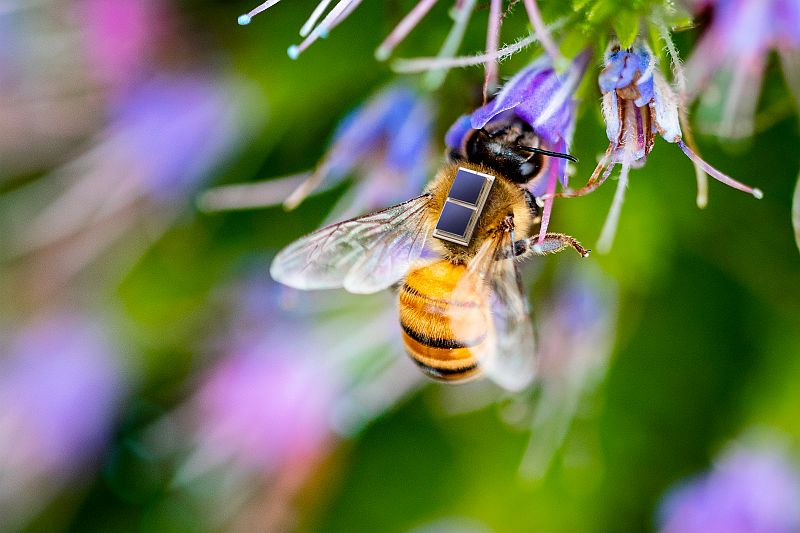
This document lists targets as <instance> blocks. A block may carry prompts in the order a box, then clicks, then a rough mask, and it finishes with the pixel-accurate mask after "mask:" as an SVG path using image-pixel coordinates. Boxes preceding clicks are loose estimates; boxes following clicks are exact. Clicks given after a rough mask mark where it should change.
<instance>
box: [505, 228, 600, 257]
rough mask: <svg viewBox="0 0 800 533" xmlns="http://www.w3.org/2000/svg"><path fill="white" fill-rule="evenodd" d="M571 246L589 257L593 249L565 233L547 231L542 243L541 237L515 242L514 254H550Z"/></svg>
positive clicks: (582, 255) (583, 255)
mask: <svg viewBox="0 0 800 533" xmlns="http://www.w3.org/2000/svg"><path fill="white" fill-rule="evenodd" d="M570 247H572V248H574V249H575V251H576V252H578V253H579V254H580V255H581V257H589V252H590V251H591V250H587V249H586V248H584V247H583V246H582V245H581V243H579V242H578V240H577V239H576V238H574V237H570V236H569V235H564V234H563V233H546V234H545V236H544V240H543V241H542V243H541V244H540V243H539V237H531V238H530V239H520V240H518V241H516V242H515V243H514V255H515V256H517V257H519V256H521V255H528V254H531V255H550V254H555V253H558V252H561V251H563V250H565V249H566V248H570Z"/></svg>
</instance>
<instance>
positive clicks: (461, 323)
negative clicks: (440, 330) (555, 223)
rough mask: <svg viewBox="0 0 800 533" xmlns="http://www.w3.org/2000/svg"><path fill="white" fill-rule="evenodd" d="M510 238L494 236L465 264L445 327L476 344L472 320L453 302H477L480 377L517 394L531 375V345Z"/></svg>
mask: <svg viewBox="0 0 800 533" xmlns="http://www.w3.org/2000/svg"><path fill="white" fill-rule="evenodd" d="M513 250H514V249H513V241H512V233H511V232H510V231H502V232H498V233H497V234H496V235H495V237H494V238H492V239H489V240H487V241H486V242H485V243H484V244H483V246H481V248H480V249H479V250H478V253H477V255H476V256H475V257H474V258H473V259H472V260H471V261H470V263H469V265H468V266H467V270H466V272H465V273H464V275H463V277H462V278H461V279H460V280H459V282H458V284H457V285H456V288H455V290H454V291H453V293H452V296H451V299H452V301H453V302H454V304H455V305H450V306H448V314H449V318H450V325H451V328H452V329H453V333H454V334H455V336H456V338H458V339H475V337H476V331H475V330H476V321H475V318H474V315H472V316H470V315H468V314H467V313H464V312H463V305H461V306H459V305H458V304H457V302H478V303H480V304H481V307H482V314H483V322H484V327H485V328H486V336H485V340H484V342H483V343H482V344H481V345H480V346H479V347H477V348H476V350H475V352H474V355H475V357H476V359H477V360H478V364H479V365H480V367H481V369H482V370H483V372H484V373H485V374H486V375H487V376H488V377H489V378H491V379H492V380H493V381H494V382H495V383H497V384H498V385H500V386H502V387H504V388H506V389H509V390H514V391H518V390H522V389H523V388H525V387H526V386H527V385H528V384H530V382H531V380H532V379H533V376H534V374H535V372H536V342H535V337H534V333H533V324H532V322H531V317H530V311H529V307H528V299H527V297H526V296H525V290H524V288H523V286H522V278H521V277H520V274H519V270H518V269H517V263H516V261H515V259H514V253H513Z"/></svg>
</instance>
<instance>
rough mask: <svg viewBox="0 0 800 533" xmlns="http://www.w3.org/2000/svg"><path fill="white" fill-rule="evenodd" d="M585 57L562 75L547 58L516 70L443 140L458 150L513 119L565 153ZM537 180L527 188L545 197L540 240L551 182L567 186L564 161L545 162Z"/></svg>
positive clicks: (549, 208) (547, 217)
mask: <svg viewBox="0 0 800 533" xmlns="http://www.w3.org/2000/svg"><path fill="white" fill-rule="evenodd" d="M590 57H591V54H590V53H589V51H588V50H587V51H584V52H583V53H581V54H580V55H578V56H577V57H576V58H575V59H574V60H573V61H572V63H571V64H570V66H569V68H568V69H567V70H566V72H564V73H563V74H558V73H556V71H555V69H554V68H553V64H552V61H551V59H550V58H549V57H547V56H543V57H540V58H539V59H537V60H536V61H534V62H533V63H531V64H530V65H528V66H527V67H525V68H524V69H522V70H520V71H519V72H518V73H517V74H516V75H515V76H514V77H513V78H511V79H510V80H509V81H508V83H506V84H505V85H504V86H503V89H502V90H501V91H500V92H499V93H498V94H497V96H496V97H495V98H494V99H493V100H492V101H490V102H489V103H488V104H486V105H484V106H483V107H480V108H478V109H476V110H475V111H473V112H472V114H471V115H469V116H468V117H467V116H462V117H460V118H459V119H458V120H457V121H456V122H455V123H454V124H453V125H452V126H451V127H450V129H449V131H448V132H447V135H446V136H445V142H446V143H447V146H448V147H449V148H451V149H459V148H461V146H462V145H463V143H464V139H465V138H466V136H467V134H468V133H469V131H470V130H472V129H479V128H482V127H484V126H485V125H486V124H488V123H490V122H492V121H497V120H503V119H505V118H507V117H509V116H516V117H519V118H520V119H522V120H524V121H525V122H526V123H528V124H529V125H530V126H531V128H533V132H534V133H535V134H536V135H537V136H538V137H539V138H540V140H541V147H542V148H544V149H546V150H552V151H556V152H567V151H568V149H569V144H570V142H571V141H572V134H573V132H574V130H575V100H574V94H575V91H576V90H577V88H578V86H579V85H580V82H581V79H582V78H583V74H584V72H585V71H586V66H587V64H588V62H589V59H590ZM546 164H547V165H548V166H547V168H546V169H545V170H544V171H543V173H542V175H541V178H539V179H537V180H535V181H534V182H533V183H531V184H529V185H528V188H529V189H530V191H531V192H532V193H533V194H534V196H537V197H539V196H543V195H545V194H547V195H549V199H548V200H546V201H545V205H544V214H543V217H542V224H541V226H540V230H539V235H540V238H543V237H544V234H545V233H547V226H548V223H549V220H550V213H551V211H552V207H553V194H554V193H555V190H556V184H557V183H558V182H560V183H561V186H562V187H566V185H567V180H568V176H567V160H566V159H560V158H559V159H556V158H547V159H546Z"/></svg>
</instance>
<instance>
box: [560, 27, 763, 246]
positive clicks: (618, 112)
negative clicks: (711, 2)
mask: <svg viewBox="0 0 800 533" xmlns="http://www.w3.org/2000/svg"><path fill="white" fill-rule="evenodd" d="M604 65H605V68H604V69H603V71H602V72H601V73H600V76H599V79H598V83H599V85H600V91H601V92H602V93H603V118H604V119H605V122H606V135H607V136H608V140H609V145H608V149H607V150H606V153H605V155H604V156H603V157H602V159H601V160H600V162H599V163H598V165H597V167H596V168H595V170H594V172H593V173H592V176H591V177H590V178H589V181H588V182H587V183H586V185H585V186H584V187H583V188H581V189H579V190H577V191H572V192H567V193H561V194H559V195H558V196H564V197H574V196H582V195H584V194H588V193H590V192H592V191H594V190H595V189H597V188H598V187H599V186H600V185H602V184H603V183H604V182H605V180H606V179H607V178H608V177H609V176H610V175H611V171H612V170H613V168H614V165H616V164H620V165H621V167H622V169H621V171H620V175H619V183H618V185H617V192H616V194H615V195H614V201H613V203H612V205H611V209H610V211H609V214H608V217H607V219H606V222H605V224H604V225H603V229H602V231H601V233H600V239H599V242H598V249H599V250H600V251H608V250H609V249H610V248H611V245H612V243H613V241H614V236H615V234H616V230H617V225H618V222H619V215H620V212H621V209H622V202H623V200H624V198H625V190H626V189H627V187H628V173H629V171H630V169H631V168H637V167H640V166H642V165H644V163H645V160H646V159H647V155H648V154H649V153H650V150H651V149H652V148H653V143H654V140H655V135H656V134H660V135H661V136H662V137H663V138H664V139H665V140H666V141H667V142H670V143H676V144H677V145H678V146H679V147H680V148H681V150H683V152H684V153H685V154H686V155H687V157H689V159H691V160H692V162H694V163H696V164H697V165H698V166H700V167H701V168H702V170H703V171H704V172H706V173H708V174H709V175H710V176H711V177H713V178H715V179H717V180H719V181H721V182H722V183H725V184H726V185H729V186H731V187H733V188H735V189H739V190H741V191H744V192H747V193H750V194H752V195H753V196H755V197H756V198H761V196H762V193H761V191H760V190H759V189H754V188H752V187H749V186H747V185H744V184H742V183H739V182H738V181H736V180H734V179H733V178H731V177H730V176H727V175H725V174H723V173H722V172H720V171H718V170H717V169H715V168H714V167H712V166H711V165H709V164H708V163H706V162H705V161H704V160H703V159H701V158H700V156H698V155H697V154H696V153H695V152H694V151H693V150H692V149H691V148H690V147H689V146H687V145H686V143H684V142H683V138H682V135H683V134H682V132H681V126H680V121H679V105H680V101H679V99H678V96H677V95H676V94H675V92H674V91H673V89H672V87H671V86H670V84H669V83H668V82H667V80H666V79H665V78H664V76H663V74H662V73H661V71H660V70H659V68H658V65H657V60H656V57H655V56H654V55H653V52H652V51H651V50H650V48H649V47H648V46H647V45H646V44H645V43H644V42H643V41H641V40H638V41H636V42H635V43H634V45H633V47H631V48H628V49H625V50H623V49H620V47H619V43H616V42H615V43H612V44H611V45H609V48H608V51H607V52H606V55H605V59H604Z"/></svg>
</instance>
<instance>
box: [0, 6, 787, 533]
mask: <svg viewBox="0 0 800 533" xmlns="http://www.w3.org/2000/svg"><path fill="white" fill-rule="evenodd" d="M412 4H413V3H410V2H400V1H389V2H365V3H364V5H362V6H361V7H359V9H357V10H356V11H355V12H354V13H353V14H352V15H351V16H350V18H348V20H346V21H345V22H344V23H342V24H341V25H340V26H339V27H337V28H336V30H335V32H333V33H332V34H331V36H330V37H329V38H328V39H326V40H324V41H321V42H319V43H316V44H315V45H314V46H312V47H311V48H310V49H309V50H307V51H306V52H305V53H304V54H303V55H302V56H301V57H300V58H299V59H297V60H295V61H293V60H291V59H289V58H288V57H287V54H286V49H287V47H288V46H289V45H290V44H292V43H296V42H297V41H298V36H297V33H296V32H297V28H299V27H300V26H301V25H302V24H303V22H304V21H305V19H306V17H307V16H308V14H309V12H310V11H311V10H312V9H313V6H314V3H313V2H312V3H309V2H300V1H294V2H285V3H281V4H279V5H278V6H276V7H275V8H274V9H273V10H272V11H270V12H269V13H267V14H264V15H261V16H259V17H258V18H255V19H254V20H253V22H252V24H251V25H250V26H248V27H246V28H243V27H240V26H237V24H236V18H237V16H238V15H239V14H241V13H243V12H245V11H247V10H249V9H250V8H252V7H253V5H250V4H248V3H247V2H242V1H212V0H181V1H177V0H175V1H172V0H71V1H67V0H35V1H34V0H19V1H15V0H4V1H2V2H0V42H1V43H2V46H0V243H2V246H0V290H2V295H3V296H2V298H0V528H2V529H3V530H8V531H16V530H29V531H58V530H72V531H218V530H238V531H294V530H297V531H385V532H392V531H398V532H399V531H411V530H414V531H425V532H428V531H476V532H477V531H480V532H483V531H496V532H504V531H642V530H651V529H654V528H657V527H659V525H660V524H663V520H664V519H663V518H660V517H661V516H662V515H663V514H664V513H667V512H668V510H667V509H668V507H669V506H668V505H667V503H665V502H666V501H667V498H668V495H669V494H673V493H674V491H676V490H679V489H680V487H682V486H684V485H685V484H686V483H688V481H687V480H691V479H697V478H696V476H698V475H700V476H702V475H704V474H703V473H704V472H705V473H707V472H709V471H711V472H714V471H715V469H717V470H723V471H724V470H725V468H726V467H725V466H724V465H725V464H728V463H731V462H732V463H735V462H736V461H735V460H732V459H729V460H728V463H726V462H725V461H726V460H725V459H724V458H725V457H728V458H730V457H734V458H736V457H737V456H736V453H743V454H744V455H745V456H746V455H747V453H753V454H756V455H758V454H762V455H766V457H767V459H766V461H767V462H769V461H777V463H778V465H779V466H777V467H774V468H772V469H770V468H766V472H761V471H759V472H761V474H759V475H760V476H761V477H759V475H756V476H755V478H757V481H753V480H752V478H748V477H747V476H746V475H744V476H740V477H736V476H735V475H732V476H730V478H729V479H727V480H726V481H724V482H722V485H724V486H725V487H726V489H736V488H737V483H738V484H741V487H739V488H742V490H744V488H746V487H748V486H749V487H753V486H755V487H759V488H763V490H761V492H762V493H766V494H769V495H771V496H773V497H772V498H768V499H769V500H770V501H773V502H774V501H781V500H780V498H785V497H786V494H789V495H791V494H797V492H792V491H793V490H796V486H797V477H796V476H795V477H792V476H793V475H794V474H792V472H794V473H795V474H796V470H794V471H793V470H792V469H793V468H794V469H796V464H797V459H798V457H800V455H798V452H799V451H800V392H798V391H800V388H798V386H797V384H798V383H799V382H800V253H798V248H797V244H796V243H795V236H794V233H793V230H792V226H791V223H790V221H791V198H792V195H793V190H794V186H795V182H796V180H797V176H798V167H799V166H800V150H798V143H799V142H800V136H798V121H797V111H796V109H795V107H794V105H793V103H792V100H791V99H790V97H789V96H788V94H787V92H786V90H785V87H784V81H783V79H782V76H781V74H780V71H779V70H778V69H777V65H773V64H771V65H770V68H769V69H768V70H767V75H766V80H765V87H764V91H763V94H762V97H761V102H760V106H759V112H758V115H757V133H756V135H755V136H754V137H753V138H751V139H750V138H749V139H746V140H743V141H740V142H737V143H735V144H734V143H723V142H720V141H718V140H717V139H715V138H713V137H710V136H705V135H703V134H702V133H699V134H698V143H699V145H700V147H701V149H702V152H703V155H704V157H705V158H706V159H707V160H708V161H710V162H711V163H712V164H714V165H716V166H717V167H719V168H720V169H721V170H723V171H725V172H728V173H730V174H731V175H733V176H735V177H737V178H738V179H741V180H742V181H746V182H748V183H752V184H754V185H756V186H758V187H760V188H761V189H762V190H763V191H764V193H765V197H764V199H763V200H761V201H756V200H754V199H753V198H752V197H750V196H748V195H745V194H742V193H740V192H738V191H734V190H732V189H728V188H726V187H724V186H722V185H720V184H718V183H716V182H714V183H711V184H710V201H709V204H708V207H707V208H706V209H704V210H700V209H698V208H697V207H696V206H695V180H694V174H693V169H692V166H691V163H690V162H689V161H688V160H687V159H686V158H684V157H683V155H682V154H681V153H680V152H679V150H678V149H677V147H676V146H674V145H669V144H667V143H665V142H663V141H661V140H660V139H659V140H657V141H656V146H655V149H654V151H653V153H652V154H651V156H650V157H649V158H648V162H647V165H646V166H645V167H644V168H642V169H639V170H635V171H633V172H632V175H631V186H630V190H629V192H628V195H627V198H626V202H625V207H624V209H623V213H622V218H621V222H620V228H619V233H618V235H617V239H616V243H615V245H614V248H613V250H612V251H611V253H609V254H607V255H600V254H593V255H592V256H591V258H590V259H586V260H580V259H579V258H578V257H577V256H572V255H570V254H568V253H565V254H562V255H563V257H562V256H558V257H548V258H545V259H539V260H535V261H531V262H530V264H529V265H527V266H526V267H525V270H524V272H525V277H526V283H527V286H528V287H529V288H530V298H531V301H532V305H533V308H534V311H535V314H536V317H537V327H538V329H539V332H540V338H542V339H543V340H542V350H543V358H544V361H545V364H544V370H543V373H542V379H541V380H540V381H539V382H537V384H536V385H535V386H534V388H533V389H532V390H531V391H529V392H527V393H525V394H522V395H511V394H509V393H506V392H504V391H502V390H501V389H499V388H497V387H494V386H492V385H491V384H487V383H474V384H470V385H465V386H457V387H453V386H445V385H440V384H435V383H429V382H426V381H424V380H422V378H420V377H419V375H418V374H417V372H416V370H415V369H414V368H413V364H412V363H411V362H409V361H407V360H406V358H405V356H404V355H403V353H402V349H401V346H400V344H399V340H398V332H397V327H396V324H395V320H396V319H395V317H394V314H393V313H394V310H393V309H394V308H393V306H394V302H393V300H392V297H391V295H389V294H384V295H376V296H375V297H355V296H348V295H345V294H343V293H340V292H337V291H326V292H324V293H321V294H300V293H296V292H291V291H287V290H284V289H281V288H279V287H277V286H275V285H274V284H272V283H271V282H270V281H269V275H268V265H269V261H270V259H271V257H272V256H273V255H274V254H275V252H276V251H277V250H278V249H279V248H280V247H282V246H284V245H286V244H287V243H289V242H290V241H292V240H293V239H295V238H297V237H299V236H301V235H303V234H304V233H306V232H308V231H311V230H313V229H315V228H316V227H318V226H319V225H320V224H321V223H322V222H323V221H325V220H326V219H327V218H328V216H329V213H330V210H331V209H332V208H333V206H334V205H335V204H336V203H337V202H338V201H340V200H341V199H342V198H346V197H347V194H348V193H349V191H350V189H351V188H352V187H354V186H355V185H354V184H355V183H357V182H358V180H359V174H358V172H357V171H353V172H351V173H350V174H349V175H348V176H346V179H344V180H343V181H341V182H340V183H338V184H336V185H335V186H333V187H330V188H328V189H327V190H325V191H324V192H321V193H320V194H317V195H312V196H311V197H310V198H309V199H308V200H306V201H305V202H304V203H302V204H301V205H300V206H299V207H298V208H297V209H295V210H293V211H286V210H284V209H283V208H282V207H281V206H280V205H275V206H271V207H264V208H259V209H249V210H239V211H232V212H203V211H201V210H199V209H198V208H197V199H198V197H199V195H200V194H202V192H203V191H205V190H207V189H208V188H210V187H213V186H219V185H224V184H235V183H245V182H261V181H264V180H268V179H270V178H274V177H281V176H286V175H295V174H297V173H302V172H306V171H308V170H309V169H311V168H313V167H314V166H315V165H316V164H317V163H318V162H319V161H320V160H321V159H322V158H323V157H324V155H325V153H326V150H327V148H328V147H329V146H330V142H331V138H332V132H333V131H334V130H335V128H336V126H337V124H338V123H339V121H340V120H341V119H342V118H343V117H344V116H346V115H347V113H348V112H349V111H350V110H352V109H354V108H355V107H356V106H358V105H359V104H360V103H362V102H364V101H365V100H368V99H369V98H370V96H371V95H372V94H374V93H375V92H376V91H377V90H379V89H380V88H381V87H382V86H383V85H384V84H386V83H388V82H391V81H394V80H396V79H398V76H397V75H396V74H393V73H392V71H391V69H390V68H389V64H387V63H380V62H377V61H376V60H375V59H374V56H373V51H374V49H375V47H376V46H377V45H378V44H379V43H380V42H381V40H382V39H383V37H384V36H385V35H386V34H388V33H389V31H391V29H392V27H393V26H394V25H395V24H396V22H397V20H399V18H400V17H401V16H402V15H403V14H404V13H405V12H406V11H407V10H408V9H409V8H410V7H411V5H412ZM445 4H447V3H443V4H441V5H437V6H435V7H434V9H433V11H432V13H431V15H430V16H429V17H428V18H427V19H425V20H424V21H423V22H422V24H421V25H420V27H419V28H418V29H417V30H416V31H415V32H413V33H412V34H411V36H410V37H409V38H408V40H407V41H406V42H405V43H404V44H403V45H401V47H400V48H399V49H398V54H397V55H399V56H401V57H411V56H428V55H433V54H435V52H436V51H437V49H438V47H439V45H440V43H441V42H442V41H443V40H444V38H445V36H446V34H447V32H448V30H449V28H450V24H451V22H450V20H449V18H448V17H447V10H448V7H449V6H447V5H445ZM543 4H546V2H543ZM519 9H521V8H519ZM486 16H487V9H486V8H485V7H481V6H480V5H479V9H478V10H477V12H476V14H475V17H474V21H473V22H474V23H473V24H471V25H470V27H469V29H468V32H467V34H466V38H465V43H464V46H463V48H462V49H463V50H464V51H469V52H472V51H480V50H481V49H482V48H483V46H484V44H485V43H484V39H485V31H486V30H485V28H486V26H485V18H486ZM526 28H527V19H526V18H525V17H524V16H521V17H508V19H507V21H506V22H505V23H504V26H503V32H504V35H512V36H515V35H522V34H525V33H527V31H528V30H527V29H526ZM506 32H508V33H506ZM699 32H700V29H698V28H694V29H689V30H687V31H683V32H680V33H677V34H676V40H677V44H678V46H679V48H680V49H681V50H682V51H683V52H684V55H687V52H688V51H690V50H691V49H692V47H693V45H694V43H695V42H696V40H697V38H698V35H699ZM508 40H510V38H509V39H508ZM538 53H540V52H539V51H538V50H537V49H536V48H531V49H528V50H527V51H525V52H522V53H520V54H518V55H516V56H514V57H513V58H511V59H510V60H509V61H507V62H504V63H502V65H501V70H500V74H501V77H504V78H505V77H508V76H510V75H511V74H513V73H514V72H516V70H518V69H519V68H521V67H522V66H524V65H525V64H527V63H528V62H529V61H530V60H531V59H532V58H533V57H534V56H535V55H536V54H538ZM773 59H774V58H773ZM773 63H775V62H774V61H773ZM596 71H597V60H595V65H594V70H593V71H592V72H590V74H589V75H588V76H587V78H589V80H588V81H587V82H586V85H585V87H584V89H583V91H582V92H581V98H582V99H583V100H584V102H583V105H582V106H581V113H580V115H579V118H578V123H577V130H576V134H575V139H574V143H573V147H572V152H573V153H574V154H575V155H576V156H577V157H579V158H580V160H581V164H580V165H578V167H577V171H576V175H575V176H574V178H573V179H574V180H575V183H582V182H583V181H584V180H585V179H586V178H588V175H589V173H590V172H591V168H592V167H593V162H594V161H596V159H597V157H598V155H599V154H601V153H602V151H603V150H604V149H605V147H606V145H607V140H606V138H605V129H604V125H603V123H602V118H601V116H600V112H599V105H598V102H599V92H598V91H597V89H596V88H595V87H596V85H595V84H594V79H593V76H595V75H596ZM401 79H403V80H405V81H406V82H407V83H408V84H409V86H411V87H419V79H418V78H415V77H413V76H408V77H405V78H401ZM482 82H483V71H482V69H481V68H471V69H462V70H454V71H452V72H451V73H450V74H449V76H448V78H447V80H446V81H445V83H444V85H443V86H442V87H441V88H440V89H439V90H438V91H436V92H433V93H431V94H429V95H427V96H426V98H429V99H430V102H431V107H430V117H429V118H430V122H431V128H432V137H431V139H432V143H433V145H432V147H431V152H430V154H431V159H430V161H431V165H432V166H431V167H430V168H429V170H428V172H429V175H431V174H432V172H434V171H435V168H436V165H437V164H438V163H439V162H440V161H441V157H442V154H443V152H444V147H443V142H442V139H443V136H444V133H445V131H446V130H447V128H448V127H449V125H450V124H451V123H452V122H453V121H454V120H455V119H456V118H457V117H458V116H459V115H461V114H462V113H464V112H468V111H470V110H471V109H473V108H474V107H475V106H477V105H479V104H480V103H481V100H480V98H481V85H482ZM361 177H362V178H363V176H361ZM276 183H277V182H276ZM279 183H283V182H279ZM291 183H294V182H291ZM393 186H396V187H397V188H398V189H399V188H401V187H402V186H403V184H402V183H398V182H397V181H395V182H392V181H391V180H389V181H387V182H386V184H385V187H387V188H391V187H393ZM276 190H277V192H276ZM289 190H291V189H287V188H286V187H284V188H283V189H281V188H280V187H278V188H277V189H268V192H269V194H271V195H272V196H276V195H277V196H280V195H281V194H285V193H286V192H288V191H289ZM281 191H284V192H281ZM385 192H386V194H387V198H391V195H392V194H397V193H396V191H393V190H389V191H385ZM272 196H271V197H272ZM612 196H613V186H606V187H603V188H601V189H599V190H598V191H597V192H595V193H593V194H591V195H589V196H587V197H583V198H577V199H571V200H562V201H558V202H557V203H556V207H555V210H554V219H553V221H552V222H551V228H553V230H555V231H563V232H565V233H569V234H571V235H574V236H576V237H577V238H578V239H580V240H581V241H582V242H583V243H584V244H586V245H588V246H589V247H592V246H594V244H595V241H596V239H597V237H598V234H599V231H600V227H601V225H602V222H603V220H604V218H605V215H606V211H607V209H608V206H609V204H610V202H611V198H612ZM279 200H280V198H277V199H276V201H278V202H279ZM741 449H744V450H749V451H745V452H741V451H740V452H736V450H741ZM731 450H734V451H731ZM721 457H722V458H723V459H720V458H721ZM759 457H761V456H759ZM761 459H763V457H761ZM720 462H722V464H723V466H719V465H720ZM745 462H746V459H745ZM715 465H716V466H715ZM773 466H774V465H773ZM753 468H755V469H756V470H758V467H753ZM776 472H783V473H784V474H785V475H786V476H787V477H788V478H789V479H788V480H783V481H780V480H776V479H775V475H777V474H776ZM770 476H772V477H770ZM764 478H766V479H764ZM759 483H763V485H760V484H759ZM781 483H783V484H781ZM709 490H711V489H709ZM764 491H765V492H764ZM692 498H694V499H695V500H696V501H697V502H699V503H700V504H702V502H703V501H704V500H703V497H702V496H700V495H697V494H695V495H694V496H692V495H690V496H689V499H692ZM789 498H790V499H789V500H788V501H789V502H793V501H794V500H792V499H791V497H789ZM795 504H796V501H794V503H788V504H785V505H778V510H777V511H776V510H774V509H773V510H772V511H765V512H775V513H777V514H781V512H784V514H786V515H787V516H788V515H792V513H794V515H793V516H795V517H796V513H797V509H796V506H795ZM767 507H769V506H767ZM786 523H793V524H795V525H796V524H797V522H791V521H789V522H786ZM723 530H724V529H723ZM776 531H777V530H776ZM787 531H788V530H787Z"/></svg>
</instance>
